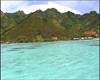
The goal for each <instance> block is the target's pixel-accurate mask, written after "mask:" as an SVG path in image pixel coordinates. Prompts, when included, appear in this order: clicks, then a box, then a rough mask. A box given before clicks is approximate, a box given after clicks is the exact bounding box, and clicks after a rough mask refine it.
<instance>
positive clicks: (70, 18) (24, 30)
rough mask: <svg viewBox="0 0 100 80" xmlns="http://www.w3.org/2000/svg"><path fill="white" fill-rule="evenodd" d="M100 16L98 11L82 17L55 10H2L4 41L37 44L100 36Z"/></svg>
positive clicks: (2, 37) (2, 36) (2, 34)
mask: <svg viewBox="0 0 100 80" xmlns="http://www.w3.org/2000/svg"><path fill="white" fill-rule="evenodd" d="M99 16H100V14H98V13H96V12H95V11H91V12H90V13H86V14H84V15H80V14H74V13H72V12H65V13H60V12H58V11H57V10H56V9H54V8H51V9H47V10H46V11H44V12H43V11H41V10H37V11H35V12H34V13H30V14H25V13H24V12H23V11H18V12H15V13H3V12H2V11H1V27H0V28H1V39H2V41H5V42H6V41H8V42H33V41H52V40H55V41H56V40H71V39H73V38H75V37H77V38H80V37H88V36H89V37H98V35H99V26H100V23H99Z"/></svg>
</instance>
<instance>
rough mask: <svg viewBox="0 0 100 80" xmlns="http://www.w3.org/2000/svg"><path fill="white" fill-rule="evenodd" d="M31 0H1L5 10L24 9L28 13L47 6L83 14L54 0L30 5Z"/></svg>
mask: <svg viewBox="0 0 100 80" xmlns="http://www.w3.org/2000/svg"><path fill="white" fill-rule="evenodd" d="M30 2H31V1H1V10H2V11H3V12H15V11H18V10H23V11H24V12H25V13H26V14H28V13H30V12H34V11H36V10H38V9H41V10H43V11H44V10H46V9H47V8H56V9H57V10H58V11H60V12H67V11H71V12H74V13H76V14H81V13H80V12H79V11H78V10H75V9H72V8H69V7H68V6H64V5H60V4H58V3H55V2H53V1H48V2H47V3H44V4H33V5H32V4H31V5H29V3H30ZM33 3H34V1H33Z"/></svg>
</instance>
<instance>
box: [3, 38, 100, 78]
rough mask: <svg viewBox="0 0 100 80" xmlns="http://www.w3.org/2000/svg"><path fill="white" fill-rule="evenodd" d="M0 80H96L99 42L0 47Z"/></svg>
mask: <svg viewBox="0 0 100 80" xmlns="http://www.w3.org/2000/svg"><path fill="white" fill-rule="evenodd" d="M1 79H2V80H39V79H42V80H47V79H51V80H58V79H65V80H66V79H74V80H75V79H76V80H82V79H90V80H99V40H78V41H57V42H34V43H16V44H2V45H1Z"/></svg>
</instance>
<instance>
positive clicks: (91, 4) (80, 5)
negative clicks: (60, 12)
mask: <svg viewBox="0 0 100 80" xmlns="http://www.w3.org/2000/svg"><path fill="white" fill-rule="evenodd" d="M54 2H55V3H57V4H60V5H64V6H68V7H70V8H72V9H75V10H78V11H79V12H81V13H82V14H84V13H87V12H90V11H93V10H95V11H97V12H98V13H99V0H91V1H89V0H87V1H84V0H80V1H79V0H77V1H75V0H74V1H54Z"/></svg>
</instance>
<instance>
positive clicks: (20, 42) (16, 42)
mask: <svg viewBox="0 0 100 80" xmlns="http://www.w3.org/2000/svg"><path fill="white" fill-rule="evenodd" d="M78 40H100V38H88V39H83V38H82V39H72V40H51V41H38V42H56V41H78ZM16 43H33V42H2V41H1V43H0V44H16Z"/></svg>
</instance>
